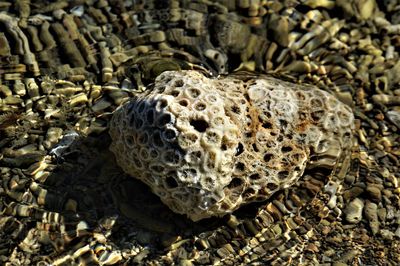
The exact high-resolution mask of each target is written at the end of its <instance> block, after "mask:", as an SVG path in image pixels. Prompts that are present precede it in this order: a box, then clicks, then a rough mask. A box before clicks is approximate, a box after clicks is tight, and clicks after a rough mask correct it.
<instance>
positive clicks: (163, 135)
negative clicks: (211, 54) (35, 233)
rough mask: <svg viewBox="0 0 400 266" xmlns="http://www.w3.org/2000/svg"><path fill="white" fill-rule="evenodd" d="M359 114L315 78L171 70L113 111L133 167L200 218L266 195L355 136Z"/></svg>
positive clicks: (176, 205) (123, 153) (118, 148)
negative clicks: (297, 80)
mask: <svg viewBox="0 0 400 266" xmlns="http://www.w3.org/2000/svg"><path fill="white" fill-rule="evenodd" d="M352 125H353V114H352V112H351V110H350V108H349V107H348V106H346V105H345V104H343V103H341V102H340V101H338V100H337V99H336V98H335V97H334V96H332V95H330V94H329V93H327V92H324V91H322V90H320V89H318V88H316V87H313V86H304V85H297V84H292V83H289V82H285V81H282V80H278V79H275V78H271V77H257V78H253V79H249V80H246V81H244V80H241V79H240V78H238V77H226V78H217V79H211V78H207V77H205V76H203V75H202V74H200V73H199V72H195V71H167V72H164V73H162V74H161V75H160V76H159V77H158V78H157V79H156V81H155V84H154V89H152V90H150V91H149V92H148V93H146V94H144V95H140V96H138V97H136V98H134V99H132V100H131V101H129V102H128V103H126V104H125V105H123V106H122V107H121V108H119V109H118V110H117V111H116V112H115V114H114V116H113V119H112V122H111V129H110V134H111V137H112V139H113V143H112V145H111V150H112V151H113V152H114V154H115V155H116V158H117V161H118V163H119V165H120V166H121V167H122V168H123V169H124V171H125V172H127V173H128V174H130V175H131V176H133V177H136V178H138V179H140V180H142V181H143V182H144V183H146V184H147V185H148V186H150V187H151V189H152V190H153V191H154V192H155V193H156V194H157V195H158V196H159V197H160V198H161V200H162V201H163V202H164V203H165V204H166V205H168V206H169V207H170V208H171V209H172V210H173V211H175V212H177V213H181V214H186V215H187V216H188V217H189V218H191V219H192V220H194V221H197V220H200V219H203V218H207V217H211V216H222V215H224V214H226V213H230V212H232V211H234V210H236V209H238V208H239V207H240V206H241V205H243V204H246V203H250V202H254V201H262V200H265V199H267V198H269V197H270V196H271V195H272V194H273V193H274V192H276V191H278V190H280V189H282V188H286V187H288V186H290V185H292V184H293V183H294V182H296V181H297V180H298V179H299V178H300V177H301V175H302V174H303V172H304V170H305V168H306V167H307V166H308V167H312V166H313V161H314V160H315V159H316V158H318V161H319V167H321V161H322V162H323V163H322V165H324V164H325V165H326V166H330V167H332V166H333V165H334V164H335V162H336V160H337V159H338V158H339V157H340V156H341V152H342V150H344V149H346V148H348V147H350V146H351V131H352Z"/></svg>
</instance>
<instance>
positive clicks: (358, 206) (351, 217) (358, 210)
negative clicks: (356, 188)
mask: <svg viewBox="0 0 400 266" xmlns="http://www.w3.org/2000/svg"><path fill="white" fill-rule="evenodd" d="M363 208H364V202H363V201H362V200H361V199H359V198H356V199H354V200H353V201H351V202H350V203H349V204H348V205H347V207H346V209H345V210H344V214H345V218H346V221H347V222H349V223H352V224H357V223H359V222H360V221H361V219H362V211H363Z"/></svg>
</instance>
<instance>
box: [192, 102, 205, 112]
mask: <svg viewBox="0 0 400 266" xmlns="http://www.w3.org/2000/svg"><path fill="white" fill-rule="evenodd" d="M194 109H196V110H197V111H204V110H205V109H206V104H205V103H198V104H196V105H195V106H194Z"/></svg>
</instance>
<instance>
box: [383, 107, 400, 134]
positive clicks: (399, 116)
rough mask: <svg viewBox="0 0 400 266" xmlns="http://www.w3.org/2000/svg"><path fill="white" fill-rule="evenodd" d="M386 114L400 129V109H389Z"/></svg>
mask: <svg viewBox="0 0 400 266" xmlns="http://www.w3.org/2000/svg"><path fill="white" fill-rule="evenodd" d="M386 116H387V117H388V118H389V120H390V121H391V122H392V123H393V124H395V125H396V127H397V128H399V129H400V111H395V110H392V111H388V112H387V113H386Z"/></svg>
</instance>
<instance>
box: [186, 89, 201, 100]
mask: <svg viewBox="0 0 400 266" xmlns="http://www.w3.org/2000/svg"><path fill="white" fill-rule="evenodd" d="M188 93H189V95H190V96H191V97H192V98H197V97H199V95H200V90H198V89H195V88H190V89H189V90H188Z"/></svg>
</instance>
